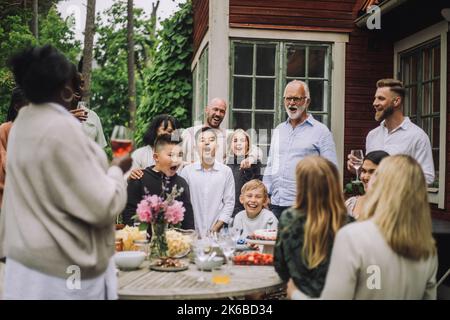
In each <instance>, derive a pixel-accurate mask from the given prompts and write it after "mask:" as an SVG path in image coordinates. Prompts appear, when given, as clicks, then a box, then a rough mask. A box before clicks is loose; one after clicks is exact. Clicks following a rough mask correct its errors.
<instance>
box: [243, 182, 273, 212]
mask: <svg viewBox="0 0 450 320" xmlns="http://www.w3.org/2000/svg"><path fill="white" fill-rule="evenodd" d="M239 200H240V202H241V204H242V205H243V206H244V208H245V211H246V212H247V216H248V217H249V218H255V217H256V216H258V214H259V213H260V212H261V210H262V209H263V207H264V205H266V204H267V201H268V199H267V197H266V196H265V195H264V190H263V189H262V188H255V189H252V190H247V191H245V192H244V193H242V194H241V196H240V197H239Z"/></svg>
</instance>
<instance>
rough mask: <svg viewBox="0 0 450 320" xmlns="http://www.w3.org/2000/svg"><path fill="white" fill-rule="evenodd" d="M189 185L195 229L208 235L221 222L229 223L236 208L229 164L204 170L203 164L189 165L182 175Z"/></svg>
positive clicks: (201, 233)
mask: <svg viewBox="0 0 450 320" xmlns="http://www.w3.org/2000/svg"><path fill="white" fill-rule="evenodd" d="M180 176H181V177H183V178H184V179H185V180H186V181H187V183H188V184H189V189H190V194H191V202H192V208H193V210H194V219H195V230H196V231H197V232H199V234H200V235H205V234H206V232H207V231H208V230H210V229H211V228H212V226H213V225H214V224H215V223H216V222H217V221H218V220H221V221H223V222H225V223H229V222H230V219H231V215H232V213H233V209H234V198H235V195H234V178H233V173H232V172H231V169H230V168H229V167H227V166H226V165H224V164H222V163H219V162H217V161H215V162H214V165H213V167H212V168H211V169H204V168H203V167H202V165H201V164H200V162H195V163H192V164H190V165H187V166H186V167H184V168H183V170H182V171H181V173H180Z"/></svg>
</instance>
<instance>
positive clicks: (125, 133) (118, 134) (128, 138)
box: [111, 126, 133, 157]
mask: <svg viewBox="0 0 450 320" xmlns="http://www.w3.org/2000/svg"><path fill="white" fill-rule="evenodd" d="M132 137H133V134H132V132H131V130H130V129H128V128H126V127H124V126H114V129H113V132H112V135H111V148H112V151H113V153H114V157H122V156H124V155H126V154H128V153H130V152H131V150H132V149H133V139H132Z"/></svg>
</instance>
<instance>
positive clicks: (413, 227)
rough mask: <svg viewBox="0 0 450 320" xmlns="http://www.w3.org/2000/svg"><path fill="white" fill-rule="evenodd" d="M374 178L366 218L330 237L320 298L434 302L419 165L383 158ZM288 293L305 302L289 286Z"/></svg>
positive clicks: (433, 261) (433, 260) (432, 251)
mask: <svg viewBox="0 0 450 320" xmlns="http://www.w3.org/2000/svg"><path fill="white" fill-rule="evenodd" d="M372 179H373V178H372ZM374 179H375V180H374V182H373V184H372V186H371V189H370V191H369V193H368V199H367V201H366V204H365V210H364V213H365V215H364V216H363V219H364V218H365V219H366V220H365V221H362V222H358V223H353V224H351V225H349V226H346V227H344V228H342V229H341V230H340V231H339V232H338V234H337V236H336V241H335V244H334V248H333V253H332V256H331V262H330V268H329V272H328V275H327V280H326V284H325V288H324V290H323V292H322V296H321V298H324V299H436V272H437V266H438V264H437V256H436V246H435V242H434V239H433V236H432V229H431V228H432V227H431V215H430V206H429V204H428V195H427V185H426V182H425V176H424V174H423V171H422V169H421V167H420V165H419V164H418V163H417V161H416V160H414V159H413V158H411V157H410V156H406V155H396V156H391V157H387V158H386V159H383V161H381V164H380V166H379V167H378V169H377V171H376V173H375V177H374ZM300 290H301V288H300ZM304 293H306V292H304ZM288 294H292V295H293V297H294V298H305V296H304V295H302V294H301V293H300V292H299V291H294V288H293V286H292V282H290V285H289V287H288Z"/></svg>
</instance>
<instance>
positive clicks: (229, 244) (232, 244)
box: [219, 234, 236, 274]
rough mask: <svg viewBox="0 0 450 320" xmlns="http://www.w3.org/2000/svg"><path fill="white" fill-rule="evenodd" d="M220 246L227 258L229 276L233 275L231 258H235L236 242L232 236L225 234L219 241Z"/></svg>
mask: <svg viewBox="0 0 450 320" xmlns="http://www.w3.org/2000/svg"><path fill="white" fill-rule="evenodd" d="M219 245H220V248H221V249H222V252H223V254H224V255H225V258H226V263H227V269H228V274H231V272H230V269H231V257H232V256H233V253H234V251H235V250H236V241H235V240H234V239H233V237H232V236H231V235H230V234H224V235H223V236H222V237H220V239H219Z"/></svg>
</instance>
